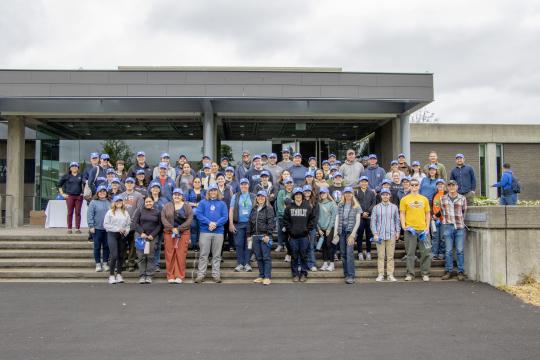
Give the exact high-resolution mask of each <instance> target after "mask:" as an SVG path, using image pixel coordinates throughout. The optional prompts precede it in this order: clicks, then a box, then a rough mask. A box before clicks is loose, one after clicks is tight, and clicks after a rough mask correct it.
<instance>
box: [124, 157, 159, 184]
mask: <svg viewBox="0 0 540 360" xmlns="http://www.w3.org/2000/svg"><path fill="white" fill-rule="evenodd" d="M136 160H137V161H136V162H135V164H133V165H131V166H130V168H129V169H128V171H127V175H128V176H129V177H132V178H135V177H136V176H137V172H138V171H139V170H143V171H144V179H145V181H146V184H150V181H152V178H153V177H152V168H151V167H150V165H148V163H147V162H146V153H145V152H144V151H137V159H136Z"/></svg>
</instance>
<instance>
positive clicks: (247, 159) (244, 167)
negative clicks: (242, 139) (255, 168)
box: [235, 149, 251, 179]
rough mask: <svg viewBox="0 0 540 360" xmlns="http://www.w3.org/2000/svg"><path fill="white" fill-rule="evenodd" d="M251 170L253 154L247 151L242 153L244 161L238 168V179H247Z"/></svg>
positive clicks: (241, 161)
mask: <svg viewBox="0 0 540 360" xmlns="http://www.w3.org/2000/svg"><path fill="white" fill-rule="evenodd" d="M249 169H251V153H250V152H249V150H247V149H246V150H243V151H242V160H240V162H239V163H238V166H237V167H236V174H235V175H236V178H237V179H243V178H245V177H246V173H247V172H248V171H249Z"/></svg>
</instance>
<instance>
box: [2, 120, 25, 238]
mask: <svg viewBox="0 0 540 360" xmlns="http://www.w3.org/2000/svg"><path fill="white" fill-rule="evenodd" d="M6 195H7V196H6V226H8V227H19V226H22V225H23V219H24V213H23V207H24V119H23V118H19V117H8V138H7V181H6Z"/></svg>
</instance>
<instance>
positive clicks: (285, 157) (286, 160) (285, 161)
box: [277, 147, 293, 170]
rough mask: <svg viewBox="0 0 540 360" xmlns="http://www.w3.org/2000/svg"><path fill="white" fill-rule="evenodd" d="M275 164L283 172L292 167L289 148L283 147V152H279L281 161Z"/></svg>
mask: <svg viewBox="0 0 540 360" xmlns="http://www.w3.org/2000/svg"><path fill="white" fill-rule="evenodd" d="M277 164H278V166H279V167H280V168H282V169H283V170H289V168H290V167H291V166H293V161H292V160H291V150H290V148H289V147H283V150H281V161H280V162H278V163H277Z"/></svg>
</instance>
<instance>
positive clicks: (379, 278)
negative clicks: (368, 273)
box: [375, 275, 384, 282]
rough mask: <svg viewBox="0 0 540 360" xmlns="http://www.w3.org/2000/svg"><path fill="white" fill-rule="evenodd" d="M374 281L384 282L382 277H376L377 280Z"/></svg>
mask: <svg viewBox="0 0 540 360" xmlns="http://www.w3.org/2000/svg"><path fill="white" fill-rule="evenodd" d="M375 281H377V282H382V281H384V275H379V276H377V278H376V279H375Z"/></svg>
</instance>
